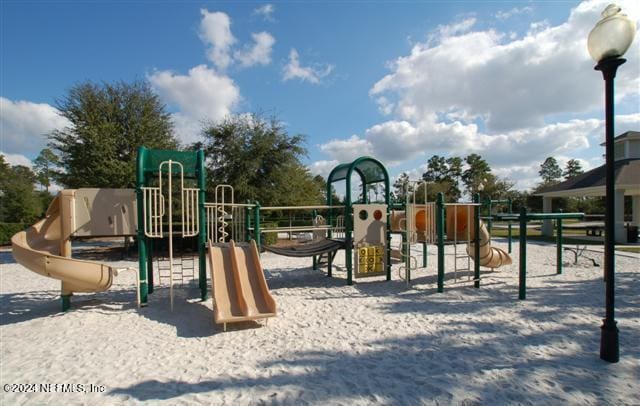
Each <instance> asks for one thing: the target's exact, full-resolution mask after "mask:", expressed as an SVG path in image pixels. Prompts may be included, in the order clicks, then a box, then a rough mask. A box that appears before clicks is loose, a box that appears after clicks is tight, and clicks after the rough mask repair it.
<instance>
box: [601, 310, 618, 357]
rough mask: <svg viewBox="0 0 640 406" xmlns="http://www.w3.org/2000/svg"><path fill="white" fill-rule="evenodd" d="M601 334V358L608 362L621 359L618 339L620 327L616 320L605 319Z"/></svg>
mask: <svg viewBox="0 0 640 406" xmlns="http://www.w3.org/2000/svg"><path fill="white" fill-rule="evenodd" d="M603 322H604V323H603V324H602V327H600V329H601V336H600V359H603V360H605V361H607V362H618V361H619V360H620V344H619V340H618V327H617V326H616V322H615V321H611V322H607V320H603Z"/></svg>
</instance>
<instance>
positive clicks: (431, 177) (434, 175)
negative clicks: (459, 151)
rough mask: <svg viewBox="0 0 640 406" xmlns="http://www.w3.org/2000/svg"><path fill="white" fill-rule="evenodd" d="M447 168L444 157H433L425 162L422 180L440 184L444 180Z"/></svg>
mask: <svg viewBox="0 0 640 406" xmlns="http://www.w3.org/2000/svg"><path fill="white" fill-rule="evenodd" d="M448 170H449V168H448V167H447V161H446V159H445V158H444V157H442V156H439V155H434V156H432V157H431V158H429V160H428V161H427V171H426V172H425V173H423V174H422V179H424V180H426V181H427V182H440V181H443V180H445V178H446V176H447V173H448Z"/></svg>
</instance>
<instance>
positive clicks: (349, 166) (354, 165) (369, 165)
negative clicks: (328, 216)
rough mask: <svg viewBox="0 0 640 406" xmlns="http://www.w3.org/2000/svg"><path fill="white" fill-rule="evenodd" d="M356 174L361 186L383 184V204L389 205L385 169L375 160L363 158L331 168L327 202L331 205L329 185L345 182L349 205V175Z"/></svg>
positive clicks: (387, 179)
mask: <svg viewBox="0 0 640 406" xmlns="http://www.w3.org/2000/svg"><path fill="white" fill-rule="evenodd" d="M353 172H356V173H357V174H358V175H360V180H361V181H362V184H363V185H371V184H373V183H378V182H384V186H385V202H386V203H387V204H389V174H388V173H387V168H385V167H384V165H383V164H382V163H381V162H380V161H378V160H377V159H375V158H371V157H368V156H363V157H360V158H358V159H356V160H355V161H353V162H351V163H346V164H340V165H338V166H336V167H335V168H333V170H332V171H331V173H330V174H329V178H328V179H327V191H328V192H327V199H328V200H327V201H328V203H329V204H331V184H332V183H334V182H338V181H341V180H346V181H347V190H346V195H345V196H346V198H347V202H348V204H351V175H352V174H353Z"/></svg>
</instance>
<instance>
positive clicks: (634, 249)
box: [616, 247, 640, 254]
mask: <svg viewBox="0 0 640 406" xmlns="http://www.w3.org/2000/svg"><path fill="white" fill-rule="evenodd" d="M616 251H624V252H633V253H636V254H640V247H617V248H616Z"/></svg>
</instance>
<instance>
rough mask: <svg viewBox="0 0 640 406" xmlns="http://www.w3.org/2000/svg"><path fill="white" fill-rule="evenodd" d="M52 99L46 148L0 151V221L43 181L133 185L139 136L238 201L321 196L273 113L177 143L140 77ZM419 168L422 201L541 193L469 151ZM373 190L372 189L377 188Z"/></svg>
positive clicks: (536, 202)
mask: <svg viewBox="0 0 640 406" xmlns="http://www.w3.org/2000/svg"><path fill="white" fill-rule="evenodd" d="M56 108H57V109H58V110H59V111H60V114H61V115H62V116H63V117H65V118H66V119H67V120H68V121H69V123H70V125H69V126H68V127H66V128H62V129H58V130H55V131H53V132H52V133H51V134H49V135H48V138H49V142H48V145H47V148H45V149H43V150H42V151H41V153H40V154H39V156H38V157H37V158H36V159H35V160H34V165H33V169H30V168H28V167H26V166H20V165H16V166H11V165H9V164H7V163H6V162H5V160H4V157H1V156H0V159H1V161H0V171H1V173H0V175H1V176H0V178H1V179H2V180H1V182H0V196H1V197H2V202H3V203H2V205H0V222H4V223H30V222H33V221H34V220H36V219H37V218H39V217H41V216H42V214H43V212H44V210H46V206H47V205H48V203H49V201H50V200H51V198H52V197H51V195H50V193H49V190H50V188H51V186H52V185H53V184H54V183H55V184H57V185H59V186H61V187H64V188H82V187H98V188H132V187H134V186H135V161H136V154H137V149H138V147H139V146H141V145H145V146H147V147H149V148H158V149H195V148H203V149H204V150H205V154H206V157H207V158H206V169H207V177H208V179H210V180H214V181H215V182H207V185H208V187H210V188H212V187H213V185H214V183H215V184H221V183H225V184H230V185H232V186H233V187H234V188H235V198H236V201H239V202H240V201H242V202H244V201H247V200H248V201H259V202H260V203H261V204H263V205H274V206H275V205H303V204H322V203H324V202H325V201H326V198H325V194H326V181H325V179H324V178H323V177H322V176H313V175H312V174H311V173H310V171H309V169H308V168H307V167H306V166H305V165H304V164H303V163H302V159H303V158H304V157H305V156H306V155H307V150H306V148H305V146H304V145H305V141H306V137H305V136H304V135H302V134H293V135H291V134H289V133H288V132H287V130H286V128H285V127H284V125H283V123H282V122H281V121H280V120H278V119H277V118H276V117H265V116H264V115H262V114H243V115H235V116H229V117H227V118H225V119H223V120H222V121H220V122H216V123H213V122H208V123H203V127H202V136H203V137H202V139H203V140H202V141H201V142H199V143H196V144H192V145H180V144H179V142H178V140H177V138H176V137H175V135H174V134H175V129H174V126H173V123H172V121H171V116H170V114H169V113H168V112H167V108H166V106H165V105H164V104H163V103H162V102H161V101H160V99H159V97H158V96H157V95H156V94H155V93H154V92H153V90H152V89H151V88H150V86H149V84H148V83H147V82H145V81H136V82H133V83H127V82H116V83H93V82H85V83H80V84H77V85H75V86H73V87H71V89H70V90H69V91H68V92H67V93H66V94H65V95H64V96H63V97H62V98H61V99H59V100H57V101H56ZM426 168H427V169H426V171H425V172H424V173H423V174H422V179H423V180H425V181H426V182H427V185H428V186H427V191H426V196H427V200H429V201H433V200H435V196H436V194H437V193H438V192H443V193H444V194H445V196H446V200H447V201H458V200H460V199H462V198H463V197H467V198H469V197H470V196H472V195H473V194H475V193H478V192H480V193H481V194H482V195H483V196H491V197H492V198H496V199H505V198H507V197H511V198H512V199H514V200H515V201H518V202H521V203H519V204H527V205H528V206H530V207H533V208H534V209H535V208H537V207H538V206H540V208H541V199H539V198H537V197H536V196H533V194H532V193H528V192H519V191H515V190H513V185H514V182H512V181H511V180H509V179H507V178H500V177H498V176H496V175H495V174H494V173H493V172H492V170H491V167H490V165H489V164H488V163H487V161H486V160H484V159H483V158H482V157H481V156H480V155H478V154H470V155H468V156H466V157H464V158H463V157H456V156H453V157H448V158H445V157H443V156H439V155H434V156H432V157H431V158H430V159H429V160H428V161H427V165H426ZM581 171H582V168H581V166H580V163H579V161H577V160H570V161H569V162H568V163H567V166H566V167H565V169H564V171H563V170H561V169H560V168H559V166H558V163H557V161H556V160H555V159H554V158H553V157H549V158H547V159H546V160H545V161H544V162H543V163H542V165H541V167H540V172H539V173H540V176H541V178H542V183H541V184H540V185H539V187H542V186H548V185H550V184H552V183H553V182H557V181H559V179H560V177H562V176H564V177H565V178H567V177H573V176H577V175H578V174H579V173H581ZM407 182H408V175H407V174H406V173H403V174H401V175H400V176H399V177H398V178H397V180H396V181H395V182H394V184H393V190H392V194H393V197H394V198H395V199H396V200H398V201H403V200H404V199H405V197H406V196H405V193H406V192H407V191H409V192H410V193H415V195H416V197H417V198H418V200H420V199H423V197H422V196H424V195H425V191H424V190H411V189H410V188H409V189H406V188H405V185H406V184H407ZM36 185H39V186H40V187H39V190H37V188H36ZM537 189H538V188H537ZM537 189H536V190H537ZM209 192H213V190H210V191H209ZM368 192H371V191H368ZM373 193H375V194H377V195H378V196H380V195H381V192H380V190H379V189H376V190H373ZM533 193H535V190H534V192H533ZM334 197H336V198H337V196H334ZM585 201H586V200H584V199H583V200H581V201H580V202H582V203H584V202H585ZM565 205H567V204H565Z"/></svg>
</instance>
